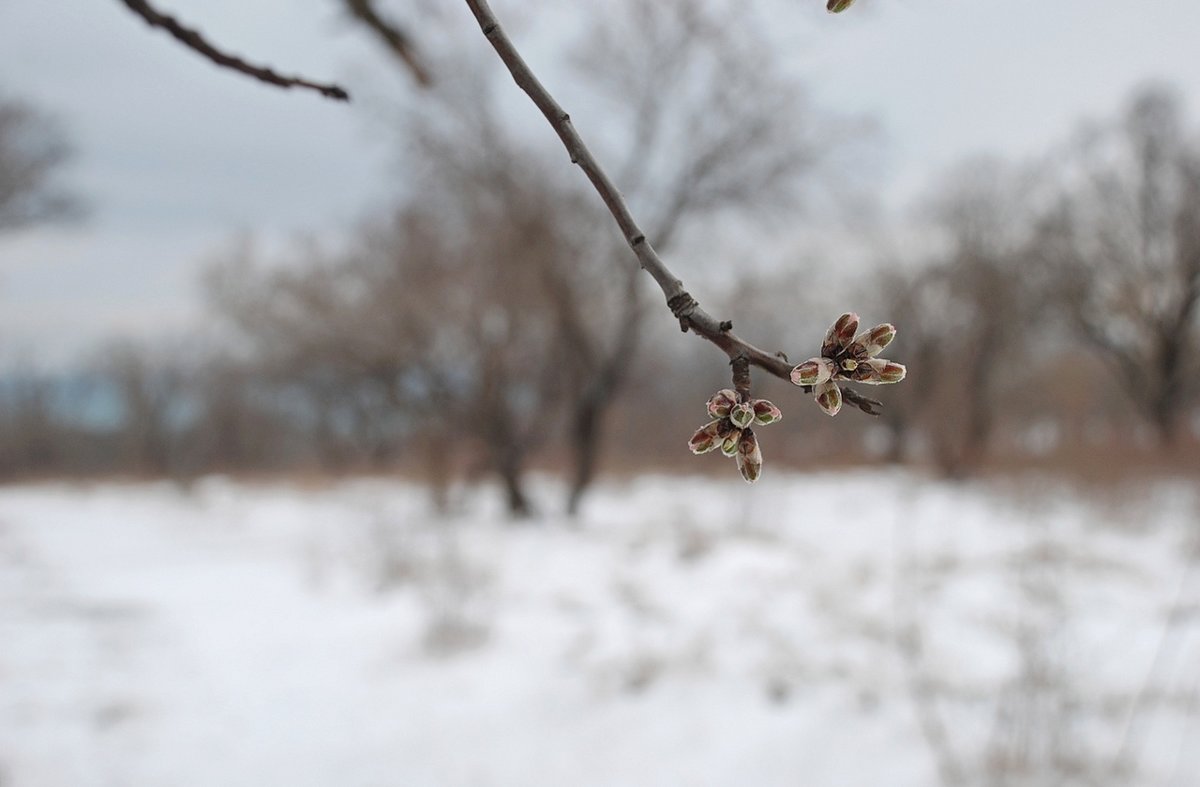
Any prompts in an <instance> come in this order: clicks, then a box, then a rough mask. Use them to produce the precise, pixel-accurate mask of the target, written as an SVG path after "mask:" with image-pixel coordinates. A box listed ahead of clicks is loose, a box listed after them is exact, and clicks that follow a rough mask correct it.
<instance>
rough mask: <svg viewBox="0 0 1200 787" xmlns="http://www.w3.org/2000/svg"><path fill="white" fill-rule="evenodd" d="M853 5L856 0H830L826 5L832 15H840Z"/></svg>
mask: <svg viewBox="0 0 1200 787" xmlns="http://www.w3.org/2000/svg"><path fill="white" fill-rule="evenodd" d="M852 5H854V0H829V2H828V3H826V5H825V10H826V11H828V12H829V13H831V14H840V13H841V12H843V11H845V10H846V9H847V8H849V7H850V6H852Z"/></svg>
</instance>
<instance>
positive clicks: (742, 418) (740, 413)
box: [729, 403, 754, 429]
mask: <svg viewBox="0 0 1200 787" xmlns="http://www.w3.org/2000/svg"><path fill="white" fill-rule="evenodd" d="M729 420H730V422H732V423H733V425H734V426H736V427H737V428H738V429H745V428H746V427H747V426H749V425H750V424H752V423H754V408H753V407H751V406H750V405H749V404H746V403H743V404H739V405H735V406H734V408H733V409H732V410H730V411H729Z"/></svg>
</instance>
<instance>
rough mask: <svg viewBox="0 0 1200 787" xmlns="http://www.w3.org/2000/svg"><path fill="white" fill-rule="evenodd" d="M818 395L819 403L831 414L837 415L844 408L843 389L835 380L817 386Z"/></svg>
mask: <svg viewBox="0 0 1200 787" xmlns="http://www.w3.org/2000/svg"><path fill="white" fill-rule="evenodd" d="M816 395H817V404H818V405H819V406H820V407H821V409H822V410H824V411H825V412H826V413H828V414H829V415H837V414H838V411H840V410H841V409H842V389H841V388H838V384H837V383H835V382H834V381H833V380H830V381H828V382H825V383H821V384H820V385H819V386H817V390H816Z"/></svg>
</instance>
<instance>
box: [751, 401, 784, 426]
mask: <svg viewBox="0 0 1200 787" xmlns="http://www.w3.org/2000/svg"><path fill="white" fill-rule="evenodd" d="M750 406H751V407H753V408H754V425H755V426H767V425H769V424H773V423H775V422H776V421H778V420H780V419H782V418H783V411H782V410H780V409H779V408H778V407H776V406H775V405H773V404H771V403H770V402H768V401H767V400H766V399H755V400H754V401H753V402H751V403H750Z"/></svg>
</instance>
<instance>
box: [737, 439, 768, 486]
mask: <svg viewBox="0 0 1200 787" xmlns="http://www.w3.org/2000/svg"><path fill="white" fill-rule="evenodd" d="M762 465H763V458H762V450H761V449H760V448H759V447H758V438H757V437H755V436H754V432H752V431H750V430H748V429H747V430H746V431H745V432H743V433H742V439H741V440H740V441H739V442H738V447H737V466H738V470H740V471H741V473H742V478H744V479H746V482H747V483H750V484H753V483H754V482H755V481H757V480H758V479H759V476H761V475H762Z"/></svg>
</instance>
